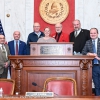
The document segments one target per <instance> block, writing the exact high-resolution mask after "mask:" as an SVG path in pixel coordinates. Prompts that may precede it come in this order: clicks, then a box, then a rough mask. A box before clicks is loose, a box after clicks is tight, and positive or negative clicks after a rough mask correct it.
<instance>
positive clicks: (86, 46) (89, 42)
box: [82, 38, 100, 64]
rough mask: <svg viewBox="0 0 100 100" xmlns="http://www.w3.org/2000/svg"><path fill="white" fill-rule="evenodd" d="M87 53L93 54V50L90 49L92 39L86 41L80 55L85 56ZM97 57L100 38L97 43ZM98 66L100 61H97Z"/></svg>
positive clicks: (99, 53) (99, 50)
mask: <svg viewBox="0 0 100 100" xmlns="http://www.w3.org/2000/svg"><path fill="white" fill-rule="evenodd" d="M88 52H90V53H93V48H92V39H90V40H88V41H87V42H86V44H85V46H84V48H83V50H82V54H83V55H86V54H87V53H88ZM97 55H98V57H100V38H98V42H97ZM99 64H100V61H99Z"/></svg>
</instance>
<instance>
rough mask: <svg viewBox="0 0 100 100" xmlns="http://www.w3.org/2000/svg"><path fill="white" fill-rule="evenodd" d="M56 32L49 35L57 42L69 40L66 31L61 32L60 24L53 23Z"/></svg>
mask: <svg viewBox="0 0 100 100" xmlns="http://www.w3.org/2000/svg"><path fill="white" fill-rule="evenodd" d="M55 30H56V32H55V33H54V34H51V37H54V38H55V39H56V41H57V42H69V35H68V34H67V33H64V32H62V24H61V23H57V24H55Z"/></svg>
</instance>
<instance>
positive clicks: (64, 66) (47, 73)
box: [9, 55, 93, 96]
mask: <svg viewBox="0 0 100 100" xmlns="http://www.w3.org/2000/svg"><path fill="white" fill-rule="evenodd" d="M9 59H10V60H11V64H12V69H11V73H12V74H11V77H12V79H14V80H15V83H16V85H15V92H19V93H20V94H22V95H24V94H25V92H26V91H37V92H39V91H42V90H43V89H42V88H39V87H35V86H33V85H32V82H36V83H37V84H38V85H39V86H41V87H43V84H44V81H45V80H46V79H47V78H49V77H56V76H66V77H71V78H74V79H75V80H76V82H77V93H78V95H86V96H89V95H92V74H91V72H92V62H91V61H92V59H93V57H90V56H56V55H55V56H9Z"/></svg>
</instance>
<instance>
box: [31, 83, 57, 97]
mask: <svg viewBox="0 0 100 100" xmlns="http://www.w3.org/2000/svg"><path fill="white" fill-rule="evenodd" d="M32 85H34V86H37V87H39V88H41V89H44V88H43V87H41V86H39V85H37V84H36V83H35V82H32ZM45 90H46V89H45ZM47 91H48V92H52V91H49V90H47ZM53 93H54V92H53ZM54 94H55V95H56V96H59V95H58V94H56V93H54Z"/></svg>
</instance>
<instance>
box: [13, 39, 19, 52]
mask: <svg viewBox="0 0 100 100" xmlns="http://www.w3.org/2000/svg"><path fill="white" fill-rule="evenodd" d="M16 41H18V51H19V42H20V41H19V40H14V48H15V52H16Z"/></svg>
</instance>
